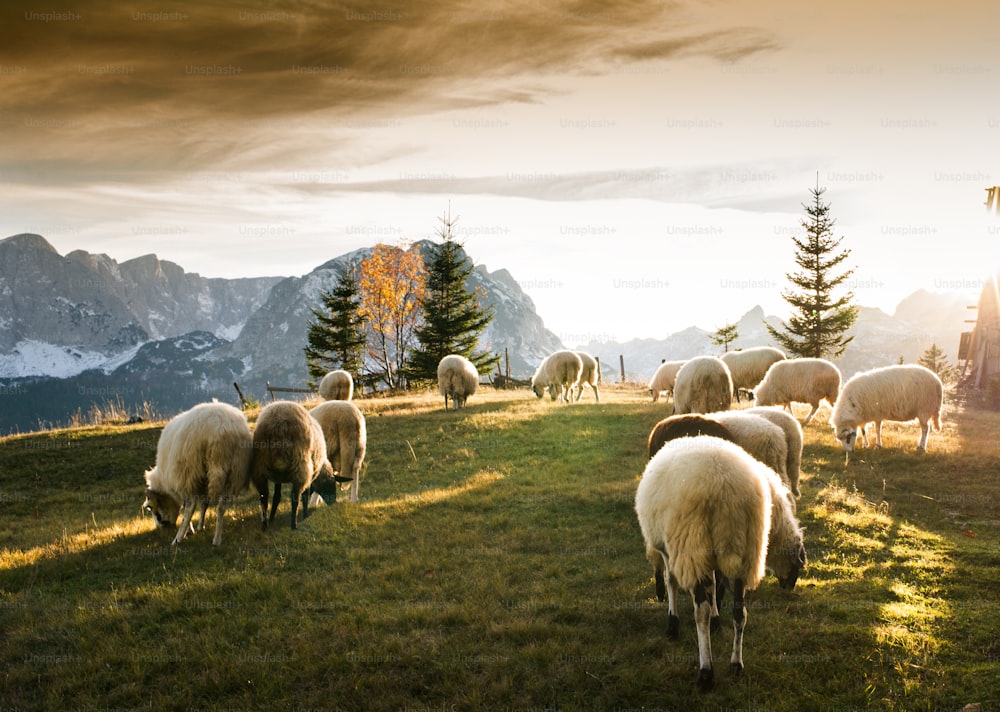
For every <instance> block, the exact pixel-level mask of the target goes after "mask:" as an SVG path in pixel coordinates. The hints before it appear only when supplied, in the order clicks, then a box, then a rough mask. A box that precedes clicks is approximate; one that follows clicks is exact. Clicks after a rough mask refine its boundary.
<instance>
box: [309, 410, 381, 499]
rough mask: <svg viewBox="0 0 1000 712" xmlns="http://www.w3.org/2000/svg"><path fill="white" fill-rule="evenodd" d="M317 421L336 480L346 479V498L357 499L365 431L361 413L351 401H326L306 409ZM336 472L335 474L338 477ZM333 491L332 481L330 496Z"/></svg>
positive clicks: (365, 442)
mask: <svg viewBox="0 0 1000 712" xmlns="http://www.w3.org/2000/svg"><path fill="white" fill-rule="evenodd" d="M309 415H311V416H312V417H313V419H314V420H315V421H316V422H317V423H319V425H320V428H322V430H323V438H324V440H325V441H326V457H327V459H328V460H329V461H330V465H331V467H333V470H334V479H335V480H336V481H337V482H350V483H351V493H350V497H349V501H351V502H357V501H358V489H359V486H360V478H361V465H362V464H364V461H365V451H366V450H367V448H368V431H367V427H366V425H365V416H364V414H362V412H361V410H360V409H359V408H358V407H357V406H356V405H354V404H353V403H347V402H345V401H327V402H325V403H320V404H319V405H318V406H316V407H315V408H313V409H312V410H311V411H309ZM338 475H339V476H338ZM336 495H337V490H336V484H334V489H333V496H334V497H335V498H336Z"/></svg>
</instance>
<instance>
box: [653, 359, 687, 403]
mask: <svg viewBox="0 0 1000 712" xmlns="http://www.w3.org/2000/svg"><path fill="white" fill-rule="evenodd" d="M684 364H685V362H684V361H664V362H663V363H661V364H660V365H659V367H658V368H657V369H656V373H654V374H653V377H652V378H651V379H650V381H649V394H650V395H651V396H653V402H654V403H655V402H656V401H658V400H659V399H660V392H661V391H666V392H667V393H668V394H671V395H672V394H673V392H674V382H675V381H676V380H677V372H678V371H679V370H680V368H681V366H683V365H684Z"/></svg>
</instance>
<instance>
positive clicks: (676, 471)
mask: <svg viewBox="0 0 1000 712" xmlns="http://www.w3.org/2000/svg"><path fill="white" fill-rule="evenodd" d="M781 487H782V485H781V483H780V481H779V480H778V479H777V477H776V476H775V475H774V473H773V472H771V471H770V470H769V469H768V468H767V466H766V465H764V464H762V463H760V462H758V461H757V460H755V459H754V458H753V457H751V456H750V455H748V454H747V453H746V452H745V451H744V450H743V449H742V448H740V447H739V446H738V445H735V444H733V443H730V442H727V441H725V440H722V439H720V438H716V437H711V436H705V435H700V436H695V437H685V438H679V439H677V440H672V441H670V442H668V443H667V444H666V445H664V446H663V448H661V449H660V451H659V452H658V453H657V454H656V455H655V456H654V457H653V459H651V460H650V461H649V462H648V463H647V465H646V469H645V471H644V472H643V475H642V479H641V480H640V482H639V486H638V488H637V490H636V497H635V510H636V514H637V516H638V519H639V527H640V529H641V530H642V535H643V539H644V541H645V545H646V556H647V558H648V559H649V561H650V562H651V563H652V564H653V565H654V567H656V566H658V565H660V562H662V565H663V566H664V567H665V568H666V571H667V572H668V576H667V581H668V586H667V594H668V606H669V614H668V625H667V632H668V635H670V636H671V637H676V635H677V631H678V621H679V619H678V617H677V588H678V586H679V587H680V588H683V589H685V590H687V591H690V592H691V595H692V598H693V600H694V606H695V623H696V626H697V629H698V653H699V662H700V665H699V667H700V669H699V674H698V686H699V687H700V688H701V689H702V690H707V689H709V688H710V687H711V686H712V684H713V678H714V672H713V668H712V650H711V637H710V635H711V634H710V630H711V622H712V619H713V617H714V616H715V615H716V614H717V610H716V575H717V573H716V572H718V574H720V575H722V576H724V577H725V578H726V580H727V581H728V583H729V585H730V587H731V588H732V591H733V598H734V600H733V606H732V611H733V631H734V637H733V652H732V657H731V658H730V667H731V670H732V672H733V673H734V674H737V675H738V674H741V673H742V671H743V628H744V625H745V623H746V606H745V603H744V593H745V591H751V590H754V589H755V588H756V587H757V585H758V584H759V583H760V581H761V579H762V578H763V577H764V573H765V569H766V566H767V552H768V547H769V541H770V532H771V530H772V526H773V525H772V518H773V517H774V516H777V517H787V518H789V521H788V522H786V523H783V524H781V525H780V526H778V527H776V528H775V529H774V531H775V541H774V542H773V544H772V546H773V548H774V555H775V557H780V558H782V559H787V561H788V572H789V576H788V577H787V578H784V579H779V581H780V582H781V584H782V586H783V587H787V586H788V585H789V584H790V585H792V586H794V583H795V581H794V579H793V578H792V577H793V576H794V577H795V578H797V576H798V570H799V569H800V568H801V566H800V565H798V562H799V561H802V562H803V563H802V565H804V560H805V556H804V553H805V549H804V546H803V545H802V540H801V530H800V529H799V528H798V525H797V523H796V522H795V521H794V516H793V515H792V514H791V510H790V507H789V506H788V505H787V502H786V503H785V504H784V505H779V506H778V507H774V504H773V500H774V496H773V495H772V491H774V490H775V488H781ZM777 497H778V499H779V500H784V499H785V497H783V496H782V495H781V494H780V490H779V494H778V495H777ZM778 536H788V537H789V541H787V542H779V541H777V537H778Z"/></svg>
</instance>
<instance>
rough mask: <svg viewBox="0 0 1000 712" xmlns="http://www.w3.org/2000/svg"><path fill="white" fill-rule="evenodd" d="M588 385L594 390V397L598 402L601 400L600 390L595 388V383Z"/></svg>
mask: <svg viewBox="0 0 1000 712" xmlns="http://www.w3.org/2000/svg"><path fill="white" fill-rule="evenodd" d="M590 387H591V388H592V389H593V390H594V398H595V399H597V402H598V403H600V402H601V392H600V391H598V390H597V386H596V385H595V384H593V383H591V384H590Z"/></svg>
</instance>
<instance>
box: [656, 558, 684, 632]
mask: <svg viewBox="0 0 1000 712" xmlns="http://www.w3.org/2000/svg"><path fill="white" fill-rule="evenodd" d="M661 553H662V552H661ZM663 565H664V567H666V565H667V557H666V555H665V554H664V555H663ZM665 572H666V574H667V581H666V589H667V637H668V638H670V639H671V640H677V638H678V636H679V635H680V629H681V619H680V618H679V617H678V615H677V593H678V591H677V579H675V578H674V575H673V574H672V573H670V569H669V568H666V569H665ZM657 573H658V574H659V578H660V581H658V582H657V593H659V583H660V582H662V579H663V574H664V571H657ZM660 600H663V599H660Z"/></svg>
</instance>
